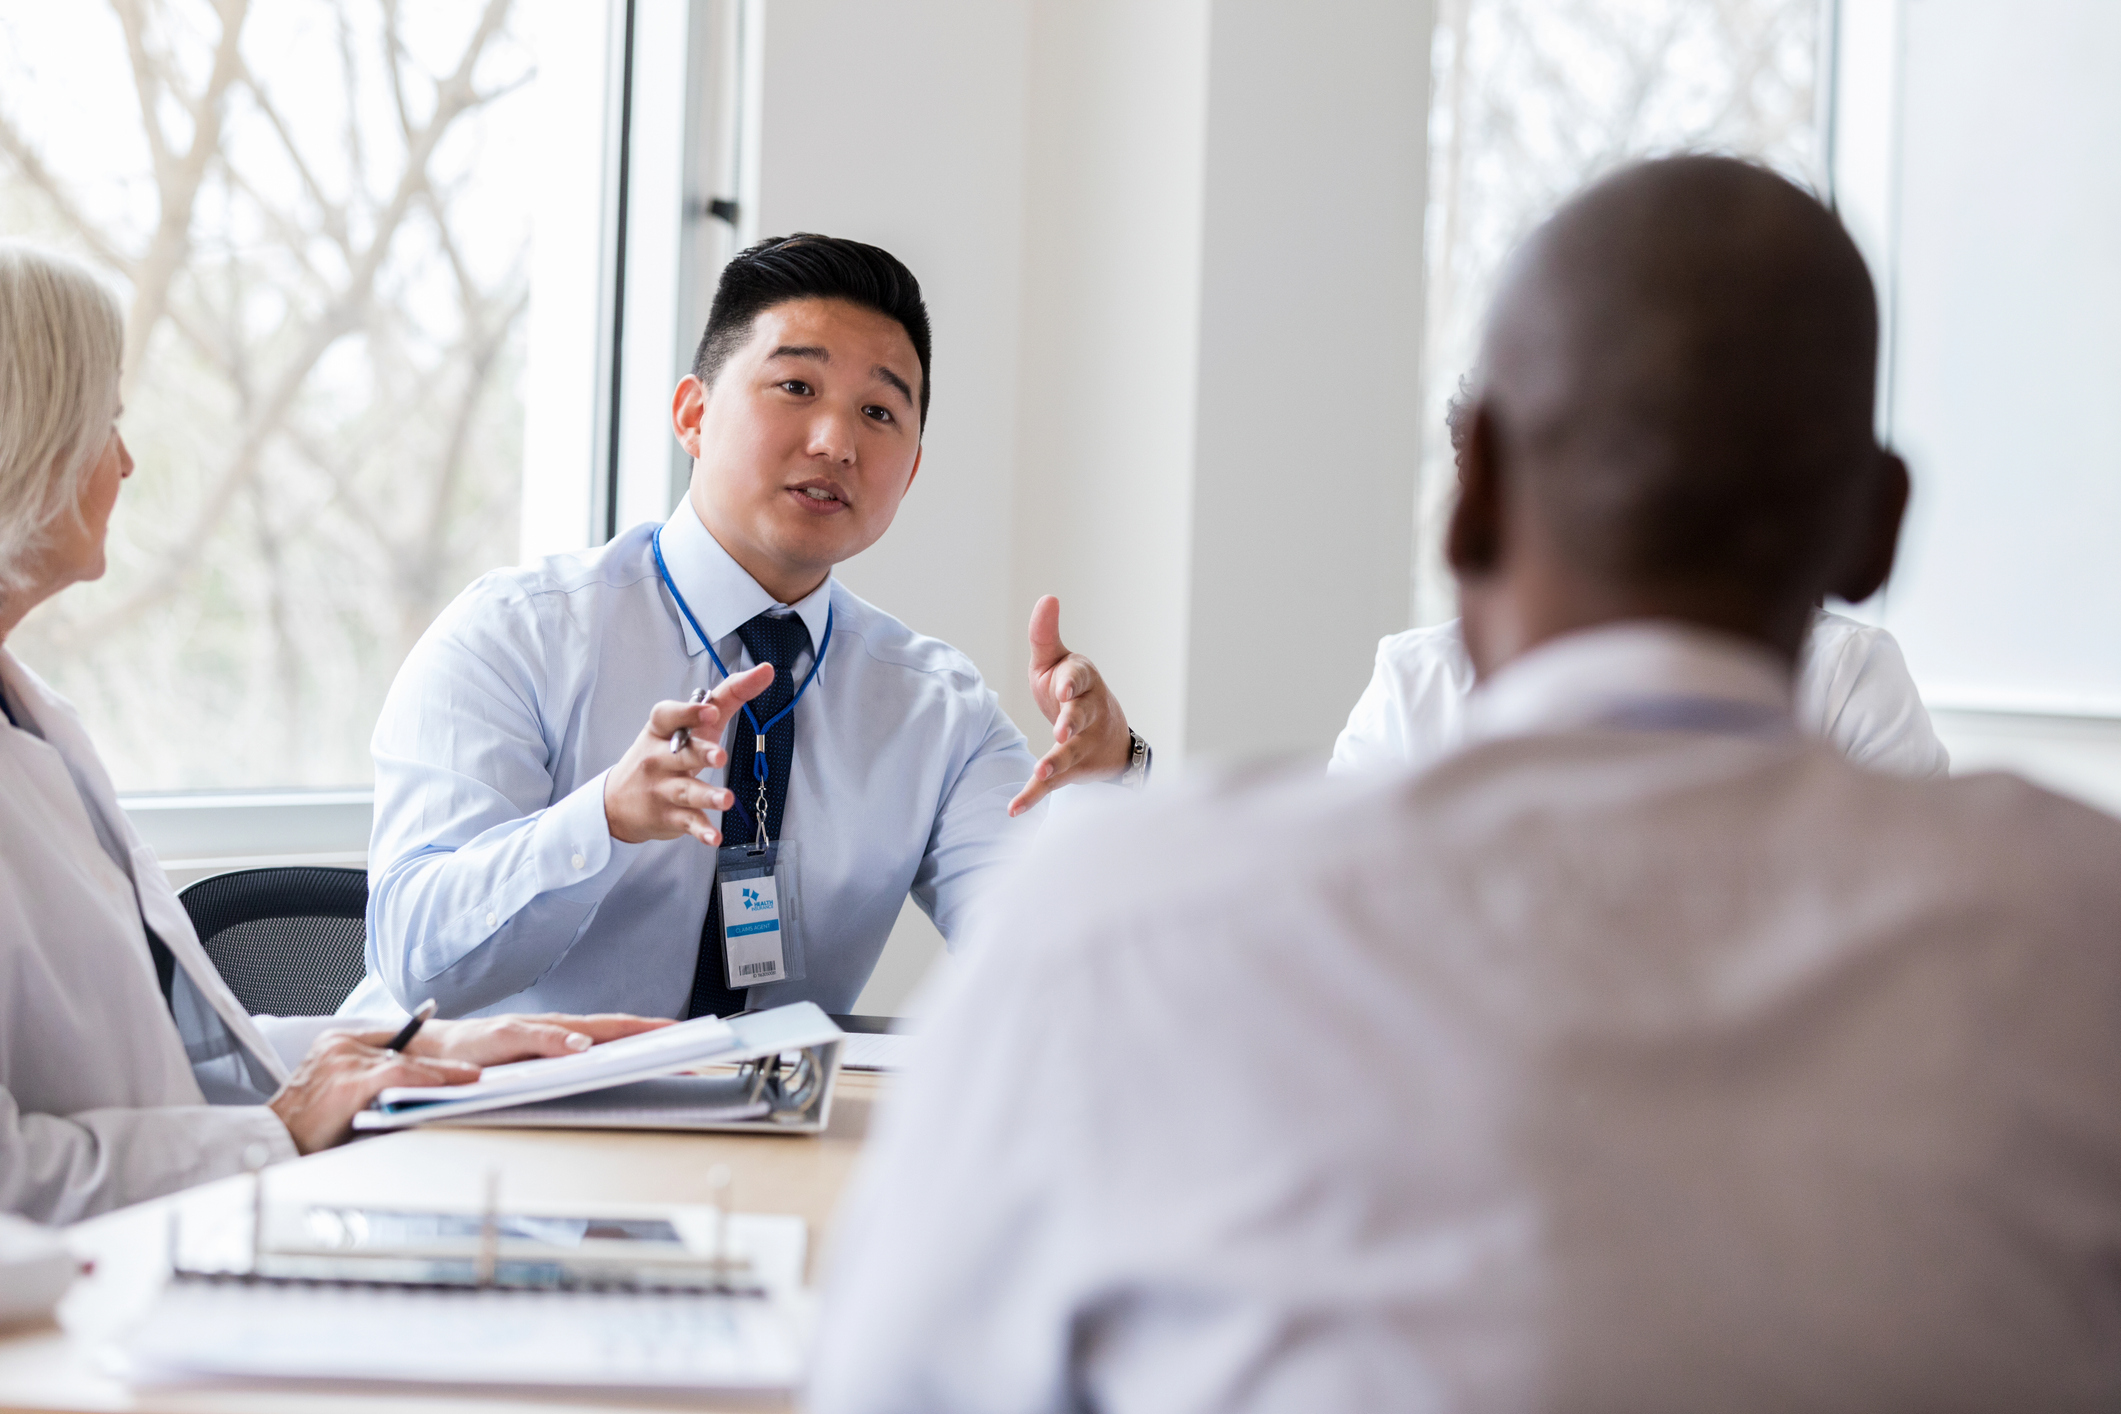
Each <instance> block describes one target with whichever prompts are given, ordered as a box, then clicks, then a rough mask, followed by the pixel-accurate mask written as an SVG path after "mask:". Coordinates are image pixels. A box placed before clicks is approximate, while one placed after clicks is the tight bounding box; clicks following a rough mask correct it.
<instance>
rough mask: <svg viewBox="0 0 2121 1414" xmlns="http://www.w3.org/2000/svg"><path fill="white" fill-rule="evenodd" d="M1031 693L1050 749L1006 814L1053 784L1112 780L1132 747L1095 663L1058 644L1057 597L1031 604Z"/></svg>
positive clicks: (1123, 716) (1027, 805)
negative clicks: (1048, 729)
mask: <svg viewBox="0 0 2121 1414" xmlns="http://www.w3.org/2000/svg"><path fill="white" fill-rule="evenodd" d="M1031 696H1032V697H1033V698H1034V699H1036V701H1037V702H1038V710H1039V711H1041V712H1043V713H1045V714H1046V720H1047V721H1049V722H1051V723H1053V749H1052V750H1051V751H1048V752H1047V753H1046V754H1045V755H1044V756H1043V757H1041V758H1040V759H1039V763H1038V765H1037V766H1036V767H1034V768H1033V769H1032V772H1031V782H1030V784H1029V785H1026V786H1025V787H1024V788H1023V790H1022V791H1021V792H1020V793H1019V794H1018V795H1017V797H1016V799H1014V800H1012V801H1010V802H1009V813H1010V814H1011V815H1012V816H1014V815H1021V814H1023V813H1024V812H1025V811H1026V810H1029V809H1030V808H1031V807H1032V806H1034V805H1036V804H1038V802H1039V801H1040V800H1041V799H1043V798H1044V797H1045V796H1046V795H1047V794H1048V793H1049V792H1051V791H1052V790H1053V789H1054V788H1055V787H1056V786H1064V785H1068V784H1071V783H1072V782H1075V781H1105V780H1110V779H1112V777H1114V776H1117V775H1118V774H1119V773H1120V772H1121V771H1124V770H1126V769H1127V757H1128V754H1129V751H1130V748H1131V745H1132V743H1131V741H1130V739H1129V736H1128V732H1127V714H1126V713H1125V712H1122V711H1120V709H1119V701H1118V699H1117V698H1115V697H1113V695H1112V689H1111V688H1109V687H1106V686H1105V680H1104V678H1103V677H1101V676H1099V674H1098V671H1097V665H1096V664H1094V663H1092V662H1091V661H1090V660H1089V659H1088V658H1085V657H1084V656H1083V655H1082V654H1080V653H1070V652H1069V651H1068V646H1067V645H1066V644H1065V643H1062V642H1061V636H1060V600H1058V599H1056V598H1054V597H1053V596H1052V595H1051V594H1048V595H1047V596H1046V597H1045V598H1043V599H1041V600H1039V601H1038V602H1037V603H1036V604H1034V605H1032V606H1031Z"/></svg>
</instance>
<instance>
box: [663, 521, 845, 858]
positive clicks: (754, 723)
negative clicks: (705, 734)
mask: <svg viewBox="0 0 2121 1414" xmlns="http://www.w3.org/2000/svg"><path fill="white" fill-rule="evenodd" d="M649 544H650V546H651V547H653V549H654V550H655V569H656V573H657V574H659V575H661V576H662V577H663V587H664V588H665V589H667V590H669V591H670V597H671V598H672V599H674V600H676V601H677V606H678V612H679V613H681V614H683V615H684V616H685V622H686V623H688V624H691V625H692V631H693V632H694V633H695V634H698V635H699V639H700V642H701V643H703V644H705V645H706V646H707V656H708V657H709V658H710V659H712V660H713V661H714V668H715V671H716V672H718V673H720V674H721V675H722V676H723V677H724V678H727V677H728V676H730V673H729V669H728V668H727V667H726V666H724V664H723V662H722V655H721V654H719V653H717V652H715V651H714V640H713V639H711V638H709V637H708V636H707V630H705V629H703V628H701V627H700V621H699V620H698V619H696V618H694V617H693V616H692V606H691V605H690V604H687V603H686V602H685V596H684V595H683V594H680V593H679V592H678V583H677V581H676V580H674V579H672V578H671V577H670V566H669V565H668V564H666V563H664V561H663V527H661V526H657V527H656V528H655V534H654V536H652V537H651V538H650V540H649ZM832 614H833V611H832V606H831V605H830V604H829V603H828V604H827V605H826V606H825V641H824V642H823V643H820V644H819V645H818V646H817V656H816V657H814V658H812V659H811V660H810V672H809V674H808V675H807V676H805V677H804V679H803V685H802V686H801V687H798V688H797V689H796V690H795V696H793V697H791V698H789V699H788V705H787V706H786V707H783V708H782V709H781V710H780V711H778V712H776V713H774V714H773V715H772V716H771V717H768V718H767V719H766V721H765V723H764V724H763V725H761V724H760V722H759V715H758V713H756V712H754V711H752V710H751V704H750V703H749V702H746V703H744V704H743V707H744V716H745V718H746V719H747V720H748V721H749V722H750V723H751V731H752V735H754V736H756V737H757V738H758V746H757V749H756V750H754V751H753V752H752V753H751V774H752V775H753V776H754V777H755V778H757V780H758V783H759V784H760V785H761V786H764V785H765V784H766V776H767V773H768V770H769V768H768V766H767V764H766V733H768V732H770V731H772V730H773V729H774V728H775V727H777V726H779V725H780V724H781V719H782V718H783V717H785V716H787V715H788V714H789V713H790V712H793V711H794V710H795V704H796V703H798V702H800V701H802V700H803V694H804V693H806V692H808V691H810V684H812V683H813V682H816V681H817V670H818V669H819V668H822V667H823V666H825V654H826V652H827V651H828V650H829V649H830V648H831V647H832ZM761 828H764V826H763V824H762V825H761Z"/></svg>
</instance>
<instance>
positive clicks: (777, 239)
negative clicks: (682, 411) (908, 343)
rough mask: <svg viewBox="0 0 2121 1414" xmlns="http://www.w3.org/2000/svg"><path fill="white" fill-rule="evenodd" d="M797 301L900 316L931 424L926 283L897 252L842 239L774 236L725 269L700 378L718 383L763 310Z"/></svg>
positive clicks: (696, 363) (703, 345) (703, 342)
mask: <svg viewBox="0 0 2121 1414" xmlns="http://www.w3.org/2000/svg"><path fill="white" fill-rule="evenodd" d="M797 299H840V300H846V301H847V302H848V303H849V304H856V305H860V306H861V307H862V308H864V309H873V310H875V311H876V312H877V313H878V314H881V315H883V316H885V317H886V318H889V319H896V320H897V321H898V322H899V324H900V326H901V327H903V328H904V329H905V331H906V337H907V338H909V339H911V340H912V341H913V352H914V354H915V355H916V356H917V357H918V358H919V359H920V363H921V426H922V427H923V428H925V427H926V426H927V425H928V306H927V305H926V304H924V303H922V301H921V282H920V281H918V280H916V279H914V278H913V272H912V271H911V270H908V269H907V268H906V267H905V265H904V264H902V263H901V262H900V261H899V258H898V257H897V256H895V255H893V254H892V253H891V252H890V251H888V250H884V249H881V248H880V247H877V246H873V245H863V244H862V243H861V242H860V241H849V240H842V239H840V238H839V237H838V236H820V235H816V234H813V233H812V232H809V231H798V232H796V233H795V234H794V235H792V236H772V237H769V238H768V239H766V240H763V241H760V242H759V243H758V244H757V245H755V246H752V247H751V248H750V249H748V250H745V251H743V252H741V253H740V254H738V255H737V256H736V258H735V259H733V260H731V261H730V262H729V263H728V264H727V265H725V266H723V267H722V279H721V283H720V284H719V285H717V286H716V288H715V292H714V308H713V310H712V311H711V312H709V314H708V315H707V329H706V332H705V333H703V334H701V335H700V349H699V352H698V353H696V354H694V355H693V358H692V375H693V377H695V378H697V379H699V380H700V381H701V382H702V383H705V384H706V385H707V386H708V387H710V388H711V387H713V386H714V380H715V376H716V375H717V374H719V373H720V372H721V371H722V365H723V364H725V363H727V362H728V361H729V357H730V355H731V354H734V353H735V352H736V351H737V350H738V349H739V348H741V347H743V344H744V341H745V340H746V339H748V338H750V337H751V326H752V323H753V322H754V321H755V320H757V318H758V317H759V315H760V314H761V313H763V312H765V311H766V310H769V309H771V308H773V307H774V306H775V305H777V304H786V303H787V302H788V301H789V300H797Z"/></svg>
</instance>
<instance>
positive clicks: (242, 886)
mask: <svg viewBox="0 0 2121 1414" xmlns="http://www.w3.org/2000/svg"><path fill="white" fill-rule="evenodd" d="M177 897H178V898H179V899H180V900H182V901H183V904H184V911H185V912H186V913H188V914H190V915H191V923H192V927H193V928H195V929H196V930H197V931H198V934H199V941H200V942H201V943H203V944H204V945H205V947H206V955H207V956H208V957H210V958H212V959H213V963H214V966H215V967H217V968H219V969H220V972H221V980H222V981H224V982H226V983H228V989H229V990H230V991H231V992H234V993H235V994H236V1000H237V1001H240V1002H241V1003H243V1009H244V1010H245V1011H248V1012H250V1013H251V1014H252V1015H254V1016H255V1015H264V1016H329V1015H330V1014H331V1013H333V1012H335V1011H337V1010H338V1009H339V1004H340V1003H341V1002H343V1001H345V1000H346V998H347V994H348V993H350V992H352V991H353V989H354V988H355V987H356V986H358V985H360V981H361V978H362V977H363V976H364V975H365V974H366V973H367V971H368V959H367V947H368V928H367V924H366V922H365V919H366V918H367V915H368V872H367V871H366V870H363V869H330V868H325V867H323V866H321V865H289V866H285V867H282V868H276V869H237V870H234V871H232V872H230V873H227V874H216V875H214V876H213V877H211V878H207V879H201V880H200V881H199V882H198V883H196V884H193V885H191V886H190V887H189V888H187V889H185V890H184V891H183V892H182V893H180V894H178V895H177Z"/></svg>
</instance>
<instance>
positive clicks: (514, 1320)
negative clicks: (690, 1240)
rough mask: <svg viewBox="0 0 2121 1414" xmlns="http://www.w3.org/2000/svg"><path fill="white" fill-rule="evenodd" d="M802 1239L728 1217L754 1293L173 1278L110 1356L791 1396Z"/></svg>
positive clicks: (195, 1372)
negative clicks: (757, 1288)
mask: <svg viewBox="0 0 2121 1414" xmlns="http://www.w3.org/2000/svg"><path fill="white" fill-rule="evenodd" d="M805 1237H806V1230H805V1227H804V1224H803V1222H802V1220H801V1219H800V1218H795V1217H789V1216H784V1215H778V1214H752V1213H739V1214H735V1215H733V1216H732V1217H731V1218H730V1220H729V1242H730V1248H731V1251H732V1252H734V1253H737V1254H741V1255H742V1256H743V1257H745V1258H746V1259H747V1261H748V1262H749V1263H750V1264H751V1265H752V1267H753V1268H754V1269H755V1270H756V1272H757V1273H758V1276H759V1278H760V1280H761V1282H762V1284H763V1288H764V1290H763V1292H762V1293H761V1294H755V1295H731V1294H728V1293H725V1292H719V1291H701V1290H676V1291H672V1290H587V1291H585V1290H523V1289H507V1288H501V1287H490V1288H477V1287H459V1288H453V1289H451V1288H421V1287H411V1286H400V1285H367V1284H360V1283H351V1282H331V1281H274V1280H263V1281H250V1280H246V1279H244V1278H243V1277H241V1276H239V1275H230V1276H228V1277H226V1278H222V1279H211V1278H209V1279H187V1280H182V1281H174V1282H172V1283H170V1284H169V1285H168V1286H167V1287H165V1288H164V1289H163V1291H162V1292H161V1294H160V1295H159V1296H158V1297H157V1298H156V1300H155V1302H154V1304H153V1306H152V1307H150V1308H149V1310H148V1311H147V1312H146V1313H145V1315H144V1316H143V1317H142V1319H141V1320H140V1321H139V1322H138V1323H137V1324H136V1325H134V1326H132V1327H130V1328H129V1329H128V1330H127V1331H126V1332H125V1333H124V1334H123V1335H122V1336H120V1337H119V1338H118V1340H117V1342H116V1343H115V1345H114V1346H112V1347H110V1348H107V1349H106V1350H104V1351H103V1359H104V1363H105V1364H106V1366H107V1367H108V1368H109V1369H111V1371H112V1372H113V1373H115V1374H117V1375H119V1376H120V1377H121V1378H124V1379H127V1380H130V1381H133V1382H135V1383H142V1384H157V1383H166V1382H172V1381H192V1380H200V1379H212V1380H302V1381H315V1380H328V1381H351V1382H360V1383H379V1382H380V1383H417V1384H446V1385H457V1386H464V1385H471V1386H494V1387H514V1388H524V1387H531V1388H536V1387H547V1388H571V1389H581V1388H611V1389H662V1390H705V1389H724V1390H785V1389H788V1388H791V1387H792V1386H793V1385H794V1384H795V1383H796V1381H797V1379H798V1378H799V1377H800V1375H801V1373H802V1357H803V1343H804V1339H805V1333H806V1329H807V1324H808V1310H809V1305H808V1298H807V1297H806V1296H805V1295H804V1294H803V1292H802V1289H801V1281H802V1270H803V1262H804V1256H805Z"/></svg>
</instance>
